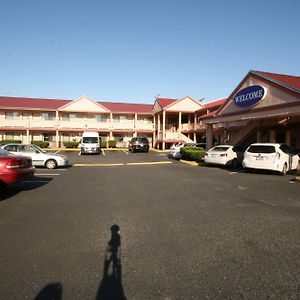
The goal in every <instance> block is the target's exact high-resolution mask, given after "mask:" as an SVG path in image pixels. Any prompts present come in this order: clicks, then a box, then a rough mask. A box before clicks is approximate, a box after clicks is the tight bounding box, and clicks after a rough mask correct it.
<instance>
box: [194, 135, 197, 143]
mask: <svg viewBox="0 0 300 300" xmlns="http://www.w3.org/2000/svg"><path fill="white" fill-rule="evenodd" d="M193 140H194V143H196V142H197V136H196V132H194V136H193Z"/></svg>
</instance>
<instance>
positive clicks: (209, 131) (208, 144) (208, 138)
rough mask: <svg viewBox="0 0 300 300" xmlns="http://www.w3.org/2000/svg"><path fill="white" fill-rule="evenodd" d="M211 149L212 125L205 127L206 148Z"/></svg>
mask: <svg viewBox="0 0 300 300" xmlns="http://www.w3.org/2000/svg"><path fill="white" fill-rule="evenodd" d="M212 147H213V124H207V125H206V148H207V149H210V148H212Z"/></svg>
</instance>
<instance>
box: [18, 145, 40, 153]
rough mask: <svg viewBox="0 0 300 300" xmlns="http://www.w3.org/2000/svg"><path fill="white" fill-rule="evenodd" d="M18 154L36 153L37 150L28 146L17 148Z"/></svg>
mask: <svg viewBox="0 0 300 300" xmlns="http://www.w3.org/2000/svg"><path fill="white" fill-rule="evenodd" d="M18 152H26V153H37V150H36V149H35V148H34V147H32V146H30V145H21V146H18Z"/></svg>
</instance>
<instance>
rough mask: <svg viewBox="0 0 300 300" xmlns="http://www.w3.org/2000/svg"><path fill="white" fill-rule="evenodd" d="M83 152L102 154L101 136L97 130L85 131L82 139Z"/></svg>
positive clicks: (81, 147)
mask: <svg viewBox="0 0 300 300" xmlns="http://www.w3.org/2000/svg"><path fill="white" fill-rule="evenodd" d="M80 149H81V154H88V153H92V154H100V151H101V137H100V136H99V133H98V132H96V131H85V132H84V133H83V134H82V139H81V145H80Z"/></svg>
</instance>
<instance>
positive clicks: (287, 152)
mask: <svg viewBox="0 0 300 300" xmlns="http://www.w3.org/2000/svg"><path fill="white" fill-rule="evenodd" d="M242 164H243V167H244V168H249V169H264V170H271V171H278V172H280V173H281V174H282V175H285V174H286V173H287V172H288V171H290V170H296V169H297V168H298V167H299V155H298V154H297V153H296V151H295V150H293V149H292V148H291V147H289V146H288V145H285V144H276V143H275V144H272V143H257V144H252V145H250V146H249V147H248V148H247V150H246V151H245V154H244V160H243V163H242Z"/></svg>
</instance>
